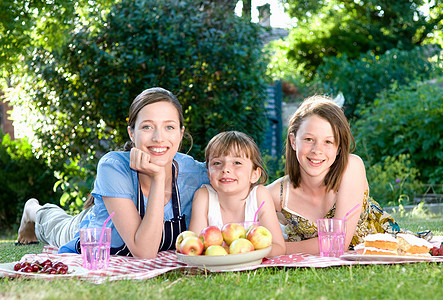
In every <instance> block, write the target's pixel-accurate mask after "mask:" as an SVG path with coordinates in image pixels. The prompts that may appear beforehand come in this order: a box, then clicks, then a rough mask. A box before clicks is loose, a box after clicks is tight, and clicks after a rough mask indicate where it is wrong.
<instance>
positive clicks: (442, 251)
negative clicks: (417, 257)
mask: <svg viewBox="0 0 443 300" xmlns="http://www.w3.org/2000/svg"><path fill="white" fill-rule="evenodd" d="M429 253H430V254H431V255H432V256H443V243H441V244H440V247H437V246H436V247H432V248H431V251H429Z"/></svg>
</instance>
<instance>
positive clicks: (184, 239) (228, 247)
mask: <svg viewBox="0 0 443 300" xmlns="http://www.w3.org/2000/svg"><path fill="white" fill-rule="evenodd" d="M271 244H272V234H271V232H270V231H269V230H268V229H267V228H266V227H264V226H259V225H252V226H251V227H249V228H247V229H246V228H244V227H243V225H242V224H241V223H227V224H225V225H224V226H223V227H222V229H220V228H218V227H216V226H208V227H206V228H204V229H203V230H202V231H201V232H200V234H197V233H195V232H193V231H189V230H187V231H183V232H182V233H180V234H179V235H178V237H177V240H176V243H175V248H176V249H177V252H179V253H182V254H185V255H210V256H216V255H228V254H239V253H247V252H251V251H254V250H259V249H264V248H267V247H269V246H271Z"/></svg>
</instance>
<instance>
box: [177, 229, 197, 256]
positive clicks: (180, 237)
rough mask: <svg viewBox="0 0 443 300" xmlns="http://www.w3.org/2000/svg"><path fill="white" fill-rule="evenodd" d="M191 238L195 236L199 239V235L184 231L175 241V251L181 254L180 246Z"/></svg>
mask: <svg viewBox="0 0 443 300" xmlns="http://www.w3.org/2000/svg"><path fill="white" fill-rule="evenodd" d="M189 236H195V237H198V235H197V234H196V233H195V232H193V231H190V230H186V231H183V232H181V233H180V234H179V235H178V236H177V239H176V240H175V249H176V250H177V251H178V252H180V244H181V242H183V240H184V239H185V238H187V237H189Z"/></svg>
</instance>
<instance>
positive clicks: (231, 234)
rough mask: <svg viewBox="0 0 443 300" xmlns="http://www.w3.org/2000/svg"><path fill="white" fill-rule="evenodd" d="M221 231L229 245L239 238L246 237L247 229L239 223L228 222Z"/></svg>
mask: <svg viewBox="0 0 443 300" xmlns="http://www.w3.org/2000/svg"><path fill="white" fill-rule="evenodd" d="M221 232H222V235H223V240H224V241H225V243H226V244H227V245H228V246H230V245H231V243H232V242H233V241H235V240H237V239H240V238H243V239H244V238H246V230H245V228H244V227H243V226H242V225H241V224H239V223H227V224H225V225H223V227H222V230H221Z"/></svg>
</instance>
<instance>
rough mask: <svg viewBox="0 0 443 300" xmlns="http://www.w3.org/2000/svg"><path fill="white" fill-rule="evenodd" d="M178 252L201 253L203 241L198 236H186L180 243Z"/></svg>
mask: <svg viewBox="0 0 443 300" xmlns="http://www.w3.org/2000/svg"><path fill="white" fill-rule="evenodd" d="M180 253H183V254H186V255H200V254H202V253H203V243H202V241H201V240H200V239H199V238H198V236H188V237H187V238H185V239H184V240H183V241H182V242H181V243H180Z"/></svg>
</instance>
